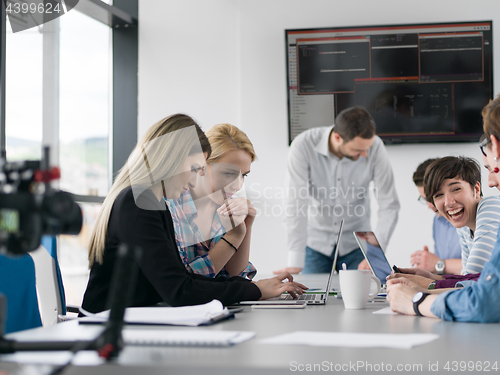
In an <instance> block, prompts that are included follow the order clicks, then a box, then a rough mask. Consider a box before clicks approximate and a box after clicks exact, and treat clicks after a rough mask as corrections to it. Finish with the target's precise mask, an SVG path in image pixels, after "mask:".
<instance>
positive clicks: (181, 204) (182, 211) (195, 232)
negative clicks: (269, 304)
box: [165, 191, 257, 279]
mask: <svg viewBox="0 0 500 375" xmlns="http://www.w3.org/2000/svg"><path fill="white" fill-rule="evenodd" d="M165 201H166V202H167V205H168V208H169V210H170V213H171V214H172V220H173V222H174V229H175V241H176V242H177V248H178V250H179V255H180V256H181V259H182V262H183V263H184V266H185V267H186V269H187V270H188V271H189V272H192V273H197V274H199V275H204V276H207V277H215V276H226V277H230V275H229V272H228V271H227V269H226V267H225V266H224V267H223V268H222V269H221V270H220V272H219V273H218V274H217V275H216V274H215V268H214V264H213V262H212V259H211V257H210V254H209V251H210V249H211V248H212V247H213V246H215V244H216V243H217V242H219V241H220V239H221V237H222V236H224V234H226V230H225V228H224V227H223V226H222V223H221V221H220V219H219V215H218V214H217V213H216V214H215V217H214V220H213V221H212V228H211V230H210V240H208V241H205V240H204V239H203V236H202V235H201V232H200V230H199V229H198V226H197V225H196V223H195V222H194V219H195V218H196V217H197V216H198V211H197V210H196V206H195V204H194V201H193V199H192V198H191V193H190V192H189V191H187V192H185V193H183V194H181V196H180V198H179V199H175V200H172V199H166V200H165ZM207 243H208V244H207ZM256 273H257V270H256V269H255V267H254V266H253V264H252V263H250V262H248V266H247V267H246V268H245V269H244V270H243V272H241V273H240V276H242V277H246V278H248V279H252V278H253V277H254V276H255V274H256Z"/></svg>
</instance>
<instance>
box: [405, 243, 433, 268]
mask: <svg viewBox="0 0 500 375" xmlns="http://www.w3.org/2000/svg"><path fill="white" fill-rule="evenodd" d="M438 261H439V257H438V256H437V255H435V254H433V253H431V252H429V248H428V247H427V246H424V250H419V251H415V252H414V253H413V254H411V265H412V266H414V267H420V268H422V269H424V270H426V271H429V272H435V271H436V263H437V262H438Z"/></svg>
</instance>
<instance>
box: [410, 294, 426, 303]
mask: <svg viewBox="0 0 500 375" xmlns="http://www.w3.org/2000/svg"><path fill="white" fill-rule="evenodd" d="M423 294H424V293H423V292H418V293H417V294H415V295H414V296H413V299H412V301H413V302H418V301H420V298H422V295H423Z"/></svg>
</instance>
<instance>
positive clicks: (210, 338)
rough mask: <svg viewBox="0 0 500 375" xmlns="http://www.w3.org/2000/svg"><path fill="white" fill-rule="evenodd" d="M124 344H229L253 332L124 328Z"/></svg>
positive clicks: (250, 336)
mask: <svg viewBox="0 0 500 375" xmlns="http://www.w3.org/2000/svg"><path fill="white" fill-rule="evenodd" d="M122 336H123V341H124V342H125V345H140V346H144V345H146V346H211V347H214V346H215V347H217V346H220V347H222V346H231V345H236V344H239V343H241V342H243V341H247V340H250V339H251V338H253V337H254V336H255V332H249V331H221V330H218V331H216V330H200V329H194V330H192V329H189V330H154V331H153V330H143V329H139V330H136V329H124V330H123V331H122Z"/></svg>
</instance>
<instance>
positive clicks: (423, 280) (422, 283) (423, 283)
mask: <svg viewBox="0 0 500 375" xmlns="http://www.w3.org/2000/svg"><path fill="white" fill-rule="evenodd" d="M399 279H405V280H408V281H411V282H412V283H413V284H416V285H418V286H419V287H421V288H425V289H427V288H428V287H429V285H430V284H431V283H432V282H433V281H434V279H428V278H427V277H423V276H419V275H411V274H404V273H392V274H390V275H389V276H387V281H388V282H389V281H392V280H399Z"/></svg>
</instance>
